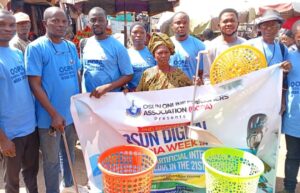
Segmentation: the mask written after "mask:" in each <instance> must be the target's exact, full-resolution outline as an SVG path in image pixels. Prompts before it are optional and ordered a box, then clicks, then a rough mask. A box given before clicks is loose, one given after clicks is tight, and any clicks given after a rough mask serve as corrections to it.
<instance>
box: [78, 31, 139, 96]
mask: <svg viewBox="0 0 300 193" xmlns="http://www.w3.org/2000/svg"><path fill="white" fill-rule="evenodd" d="M82 58H83V66H84V71H83V82H82V83H83V85H82V86H83V89H84V90H86V91H87V92H92V91H93V90H94V89H95V88H97V87H98V86H102V85H105V84H109V83H111V82H114V81H117V80H118V79H120V78H121V77H122V76H126V75H131V74H133V70H132V66H131V64H130V59H129V56H128V53H127V50H126V48H125V47H124V46H123V45H122V44H121V43H120V42H119V41H118V40H116V39H114V38H113V37H111V36H109V37H108V38H106V39H104V40H97V39H96V38H95V36H92V37H90V38H88V39H87V41H86V44H85V46H84V48H83V54H82ZM120 90H121V88H116V89H114V90H113V91H120Z"/></svg>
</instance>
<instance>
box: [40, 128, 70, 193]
mask: <svg viewBox="0 0 300 193" xmlns="http://www.w3.org/2000/svg"><path fill="white" fill-rule="evenodd" d="M49 130H50V129H39V136H40V148H41V151H42V154H43V169H44V178H45V185H46V193H59V173H60V171H62V174H63V183H64V185H65V186H66V187H69V186H72V185H73V179H72V175H71V171H70V167H69V163H68V158H67V155H66V153H65V146H64V142H63V138H62V135H61V133H60V132H58V131H57V132H55V136H54V135H49ZM65 135H66V138H67V143H68V147H69V151H70V156H71V160H72V163H74V161H75V140H76V135H75V127H74V124H71V125H68V126H66V127H65ZM60 166H61V168H60Z"/></svg>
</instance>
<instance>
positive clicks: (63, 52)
mask: <svg viewBox="0 0 300 193" xmlns="http://www.w3.org/2000/svg"><path fill="white" fill-rule="evenodd" d="M63 41H64V42H66V44H67V46H68V51H67V52H66V51H58V50H57V49H56V48H55V46H54V44H53V42H52V41H51V40H50V42H51V45H52V47H53V49H54V51H55V55H63V54H66V53H71V49H70V46H69V43H68V42H67V41H66V40H63Z"/></svg>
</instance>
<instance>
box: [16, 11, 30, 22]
mask: <svg viewBox="0 0 300 193" xmlns="http://www.w3.org/2000/svg"><path fill="white" fill-rule="evenodd" d="M14 16H15V18H16V23H19V22H23V21H29V22H30V18H29V15H27V14H26V13H23V12H18V13H15V14H14Z"/></svg>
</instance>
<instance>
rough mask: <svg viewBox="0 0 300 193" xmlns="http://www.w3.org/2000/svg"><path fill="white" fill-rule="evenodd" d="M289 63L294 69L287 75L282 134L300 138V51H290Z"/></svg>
mask: <svg viewBox="0 0 300 193" xmlns="http://www.w3.org/2000/svg"><path fill="white" fill-rule="evenodd" d="M289 61H290V62H291V63H292V66H293V67H292V68H291V71H290V72H289V73H288V75H287V83H288V91H287V92H286V111H285V114H284V116H283V127H282V132H283V133H285V134H288V135H291V136H294V137H300V121H299V120H300V50H298V49H297V50H290V51H289Z"/></svg>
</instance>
